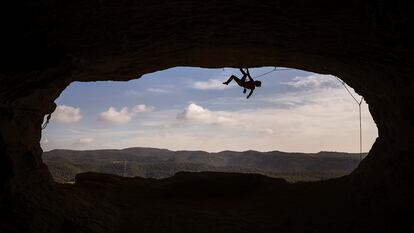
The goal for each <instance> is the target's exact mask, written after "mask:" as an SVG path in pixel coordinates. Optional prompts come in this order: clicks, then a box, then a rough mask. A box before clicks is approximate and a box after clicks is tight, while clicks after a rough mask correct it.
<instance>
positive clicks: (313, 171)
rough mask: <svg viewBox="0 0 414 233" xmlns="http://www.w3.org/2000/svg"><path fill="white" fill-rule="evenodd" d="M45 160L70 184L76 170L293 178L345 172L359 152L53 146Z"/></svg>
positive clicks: (58, 177)
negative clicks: (216, 151) (211, 150)
mask: <svg viewBox="0 0 414 233" xmlns="http://www.w3.org/2000/svg"><path fill="white" fill-rule="evenodd" d="M365 155H366V154H364V155H363V156H365ZM43 161H44V162H45V163H46V164H47V166H48V167H49V170H50V171H51V174H52V175H53V177H54V179H55V180H56V181H57V182H71V181H73V180H74V178H75V176H76V174H79V173H83V172H89V171H91V172H100V173H108V174H115V175H120V176H129V177H132V176H140V177H145V178H156V179H161V178H166V177H170V176H173V175H174V174H175V173H177V172H179V171H190V172H199V171H218V172H235V173H259V174H263V175H267V176H270V177H280V178H284V179H286V180H287V181H290V182H296V181H312V180H321V179H328V178H333V177H338V176H343V175H346V174H349V173H350V172H351V171H352V170H353V169H355V168H356V167H357V166H358V164H359V154H352V153H342V152H325V151H322V152H319V153H287V152H281V151H270V152H258V151H251V150H250V151H244V152H235V151H222V152H218V153H208V152H205V151H170V150H166V149H156V148H141V147H136V148H127V149H122V150H113V149H108V150H87V151H76V150H52V151H49V152H44V153H43Z"/></svg>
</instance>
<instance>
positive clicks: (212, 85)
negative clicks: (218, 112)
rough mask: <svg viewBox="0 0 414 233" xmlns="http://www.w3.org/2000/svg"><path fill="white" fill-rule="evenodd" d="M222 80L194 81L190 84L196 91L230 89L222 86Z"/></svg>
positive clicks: (227, 86)
mask: <svg viewBox="0 0 414 233" xmlns="http://www.w3.org/2000/svg"><path fill="white" fill-rule="evenodd" d="M223 82H224V81H223V80H219V79H209V80H207V81H205V82H204V81H196V82H194V83H192V85H191V86H192V87H193V88H194V89H198V90H224V89H227V88H230V87H231V86H229V85H224V84H223Z"/></svg>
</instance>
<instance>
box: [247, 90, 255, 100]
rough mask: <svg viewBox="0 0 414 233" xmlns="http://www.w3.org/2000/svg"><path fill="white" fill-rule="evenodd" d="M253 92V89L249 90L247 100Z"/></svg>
mask: <svg viewBox="0 0 414 233" xmlns="http://www.w3.org/2000/svg"><path fill="white" fill-rule="evenodd" d="M253 90H254V89H251V90H250V93H249V95H248V96H247V97H246V98H247V99H248V98H249V97H250V96H251V95H252V94H253Z"/></svg>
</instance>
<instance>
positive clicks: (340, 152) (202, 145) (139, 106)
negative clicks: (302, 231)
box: [41, 67, 377, 182]
mask: <svg viewBox="0 0 414 233" xmlns="http://www.w3.org/2000/svg"><path fill="white" fill-rule="evenodd" d="M280 69H281V70H282V71H284V72H269V71H274V68H273V67H261V68H254V69H251V72H252V75H254V76H255V77H258V78H259V77H260V80H262V82H263V86H262V87H261V88H259V89H258V90H256V91H255V94H254V95H253V96H252V97H251V98H250V99H246V96H245V95H244V94H243V93H242V90H240V88H238V87H237V86H236V85H235V84H233V85H231V84H230V85H228V86H226V85H223V82H224V81H225V80H226V79H227V78H228V77H230V76H231V75H233V74H238V73H239V71H238V69H234V68H222V69H202V68H194V67H176V68H171V69H168V70H164V71H159V72H155V73H151V74H147V75H144V76H143V77H141V78H139V79H136V80H132V81H129V82H110V81H109V82H108V81H105V82H87V83H79V82H76V83H72V84H71V85H70V86H69V87H68V88H67V89H66V90H65V91H64V92H63V93H62V94H61V96H60V97H59V98H58V99H57V100H56V103H57V105H58V106H57V108H56V110H55V112H54V113H53V114H52V118H51V123H50V125H49V126H48V127H47V128H46V129H45V130H44V131H43V132H42V133H43V135H42V141H41V145H42V148H43V149H44V150H45V151H46V152H45V153H44V154H43V161H44V162H45V163H46V164H47V165H48V166H49V169H50V171H51V173H52V175H53V176H54V178H55V180H57V181H59V182H71V181H73V180H74V177H75V175H76V174H78V173H81V172H87V171H92V172H101V173H112V174H116V175H120V176H143V177H151V178H165V177H169V176H172V175H174V174H175V173H176V172H179V171H195V172H196V171H219V172H246V173H261V174H264V175H268V176H272V177H282V178H285V179H287V180H288V181H303V180H320V179H328V178H332V177H338V176H342V175H346V174H348V173H350V172H351V171H352V170H353V169H355V168H356V167H357V166H358V164H359V161H360V158H359V156H360V154H359V152H360V147H359V146H360V144H359V142H360V141H359V140H360V139H359V138H358V131H359V130H360V129H361V130H363V131H364V135H366V137H365V140H364V144H363V145H362V147H361V148H363V149H362V150H363V151H364V152H368V150H369V149H370V148H371V146H372V144H373V142H374V139H375V138H376V137H377V129H376V126H375V124H374V122H373V121H372V117H371V116H370V114H369V111H368V108H367V105H366V103H365V102H361V104H360V106H361V108H362V115H361V119H362V121H363V128H358V127H359V124H358V111H357V109H356V108H355V105H354V103H353V100H352V99H351V98H350V96H349V95H348V93H347V91H346V90H344V89H343V86H342V85H341V83H339V82H338V80H336V77H334V76H331V75H321V74H316V73H311V72H307V71H303V70H296V69H290V68H280ZM263 74H265V75H263ZM344 85H345V84H344ZM347 88H348V89H347V90H348V91H349V93H351V94H352V95H354V96H357V95H356V93H354V92H353V90H352V89H349V87H347ZM358 98H360V97H358ZM281 151H283V152H281ZM298 151H299V152H300V153H299V152H298ZM365 154H366V153H363V156H365Z"/></svg>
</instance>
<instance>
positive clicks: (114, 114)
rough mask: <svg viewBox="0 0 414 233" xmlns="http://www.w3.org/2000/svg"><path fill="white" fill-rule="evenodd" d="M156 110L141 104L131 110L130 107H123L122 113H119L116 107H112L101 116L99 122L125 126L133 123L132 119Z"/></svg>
mask: <svg viewBox="0 0 414 233" xmlns="http://www.w3.org/2000/svg"><path fill="white" fill-rule="evenodd" d="M153 110H154V107H152V106H146V105H145V104H139V105H136V106H135V107H133V108H132V110H129V109H128V107H123V108H122V109H121V110H120V111H117V110H116V108H115V107H110V108H109V109H108V110H107V111H105V112H102V113H101V114H99V117H98V120H99V121H102V122H106V123H115V124H125V123H128V122H130V121H131V119H132V118H133V117H134V116H136V115H137V114H138V113H143V112H151V111H153Z"/></svg>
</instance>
